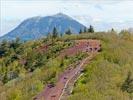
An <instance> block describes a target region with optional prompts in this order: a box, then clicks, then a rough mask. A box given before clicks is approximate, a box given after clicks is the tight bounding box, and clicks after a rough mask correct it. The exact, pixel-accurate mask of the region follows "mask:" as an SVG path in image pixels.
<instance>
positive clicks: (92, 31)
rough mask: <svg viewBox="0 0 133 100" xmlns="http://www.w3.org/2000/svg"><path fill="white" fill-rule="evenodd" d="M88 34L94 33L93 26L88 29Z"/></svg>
mask: <svg viewBox="0 0 133 100" xmlns="http://www.w3.org/2000/svg"><path fill="white" fill-rule="evenodd" d="M88 32H89V33H94V28H93V26H91V25H90V27H89V29H88Z"/></svg>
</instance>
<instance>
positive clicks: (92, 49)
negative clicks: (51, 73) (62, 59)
mask: <svg viewBox="0 0 133 100" xmlns="http://www.w3.org/2000/svg"><path fill="white" fill-rule="evenodd" d="M88 42H89V43H88ZM100 48H101V46H100V42H99V41H97V40H87V41H86V40H85V41H81V40H80V41H78V45H76V46H74V47H72V48H69V49H67V50H65V51H63V52H62V55H63V56H64V55H72V54H75V53H77V52H79V51H82V52H87V53H89V54H90V55H89V56H88V57H86V58H85V59H83V60H81V61H79V63H77V64H76V67H69V68H67V69H66V70H65V71H64V72H63V74H62V75H61V76H60V77H59V78H58V80H57V83H56V84H55V86H53V85H50V84H48V85H47V86H46V87H45V88H44V89H43V91H42V92H41V93H40V94H38V95H37V96H36V97H35V98H34V99H33V100H61V99H62V97H63V95H64V94H65V92H66V91H65V90H66V88H67V87H68V85H69V83H71V82H72V84H74V83H75V81H76V80H77V78H78V76H80V75H81V72H82V69H83V66H84V65H85V64H86V63H89V62H90V60H91V59H92V58H94V57H95V55H96V54H97V52H98V50H100ZM88 50H89V52H88ZM71 51H73V52H71Z"/></svg>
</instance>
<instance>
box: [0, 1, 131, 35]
mask: <svg viewBox="0 0 133 100" xmlns="http://www.w3.org/2000/svg"><path fill="white" fill-rule="evenodd" d="M0 7H1V8H0V13H1V14H0V36H2V35H4V34H6V33H7V32H9V31H11V30H12V29H14V28H15V27H16V26H17V25H19V24H20V23H21V22H22V21H23V20H25V19H27V18H30V17H34V16H48V15H54V14H56V13H60V12H62V13H64V14H67V15H69V16H71V17H72V18H74V19H76V20H78V21H79V22H81V23H82V24H84V25H86V26H89V25H90V24H94V25H96V28H97V29H100V28H101V27H99V26H98V25H101V24H102V25H103V26H102V28H103V27H104V25H106V24H107V23H113V25H115V26H116V27H117V25H119V24H121V25H122V26H121V27H118V28H123V27H125V28H126V27H128V26H129V27H132V26H133V1H132V0H0ZM114 23H115V24H114ZM102 28H101V29H102ZM104 29H105V30H106V27H104V28H103V30H104Z"/></svg>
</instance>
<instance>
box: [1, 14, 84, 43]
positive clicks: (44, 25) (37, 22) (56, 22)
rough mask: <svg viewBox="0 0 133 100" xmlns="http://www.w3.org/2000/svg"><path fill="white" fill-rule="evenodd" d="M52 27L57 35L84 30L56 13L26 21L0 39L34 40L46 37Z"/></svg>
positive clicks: (74, 22)
mask: <svg viewBox="0 0 133 100" xmlns="http://www.w3.org/2000/svg"><path fill="white" fill-rule="evenodd" d="M54 27H56V28H57V30H58V32H59V33H65V32H66V31H67V30H68V29H71V31H72V33H79V31H80V29H84V28H85V26H84V25H82V24H81V23H79V22H78V21H76V20H74V19H73V18H71V17H69V16H67V15H65V14H62V13H58V14H56V15H53V16H46V17H40V16H38V17H33V18H29V19H26V20H24V21H23V22H22V23H21V24H20V25H18V26H17V27H16V28H15V29H13V30H12V31H11V32H9V33H7V34H6V35H4V36H3V37H1V38H0V39H6V40H13V39H16V37H18V38H20V39H21V40H35V39H39V38H42V37H45V36H47V34H48V33H50V32H52V31H53V29H54Z"/></svg>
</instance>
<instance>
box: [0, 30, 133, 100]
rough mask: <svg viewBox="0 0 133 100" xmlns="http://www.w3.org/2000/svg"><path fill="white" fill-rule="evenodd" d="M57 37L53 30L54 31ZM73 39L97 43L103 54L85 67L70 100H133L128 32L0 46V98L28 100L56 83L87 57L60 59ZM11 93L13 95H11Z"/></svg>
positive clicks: (132, 55)
mask: <svg viewBox="0 0 133 100" xmlns="http://www.w3.org/2000/svg"><path fill="white" fill-rule="evenodd" d="M54 31H55V33H57V31H56V29H55V30H54ZM76 39H99V40H101V41H102V52H100V53H99V54H98V55H97V57H96V58H95V59H93V61H92V62H91V63H90V64H89V65H87V66H86V67H85V70H84V71H83V72H84V74H83V76H82V77H81V78H80V79H79V80H78V81H77V83H76V84H75V87H74V91H73V93H72V95H71V96H70V97H69V98H68V99H69V100H89V99H90V100H131V99H133V76H132V75H133V62H132V60H133V35H132V34H130V33H129V32H127V31H122V32H121V33H120V34H116V32H115V31H111V32H107V33H105V32H101V33H100V32H98V33H96V32H95V33H93V32H91V33H83V32H81V34H80V35H74V34H65V35H63V36H60V37H58V36H57V34H54V37H53V36H48V37H47V38H43V39H40V40H36V41H28V42H21V41H20V40H19V39H16V40H14V41H10V42H7V41H2V42H1V43H0V98H2V100H30V99H31V98H33V97H34V96H35V95H37V94H38V93H39V92H40V91H42V89H43V87H45V86H46V84H47V83H53V84H54V83H55V82H56V80H57V78H58V75H59V74H60V73H61V72H62V71H64V70H65V69H66V68H67V67H68V66H69V65H70V64H73V63H74V62H76V61H79V60H80V59H82V58H83V57H85V56H86V54H84V53H79V54H77V55H75V56H73V57H67V56H65V58H64V59H62V58H60V57H59V54H60V51H61V50H63V49H65V48H69V47H71V46H73V45H74V41H73V40H76ZM12 91H13V92H12Z"/></svg>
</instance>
